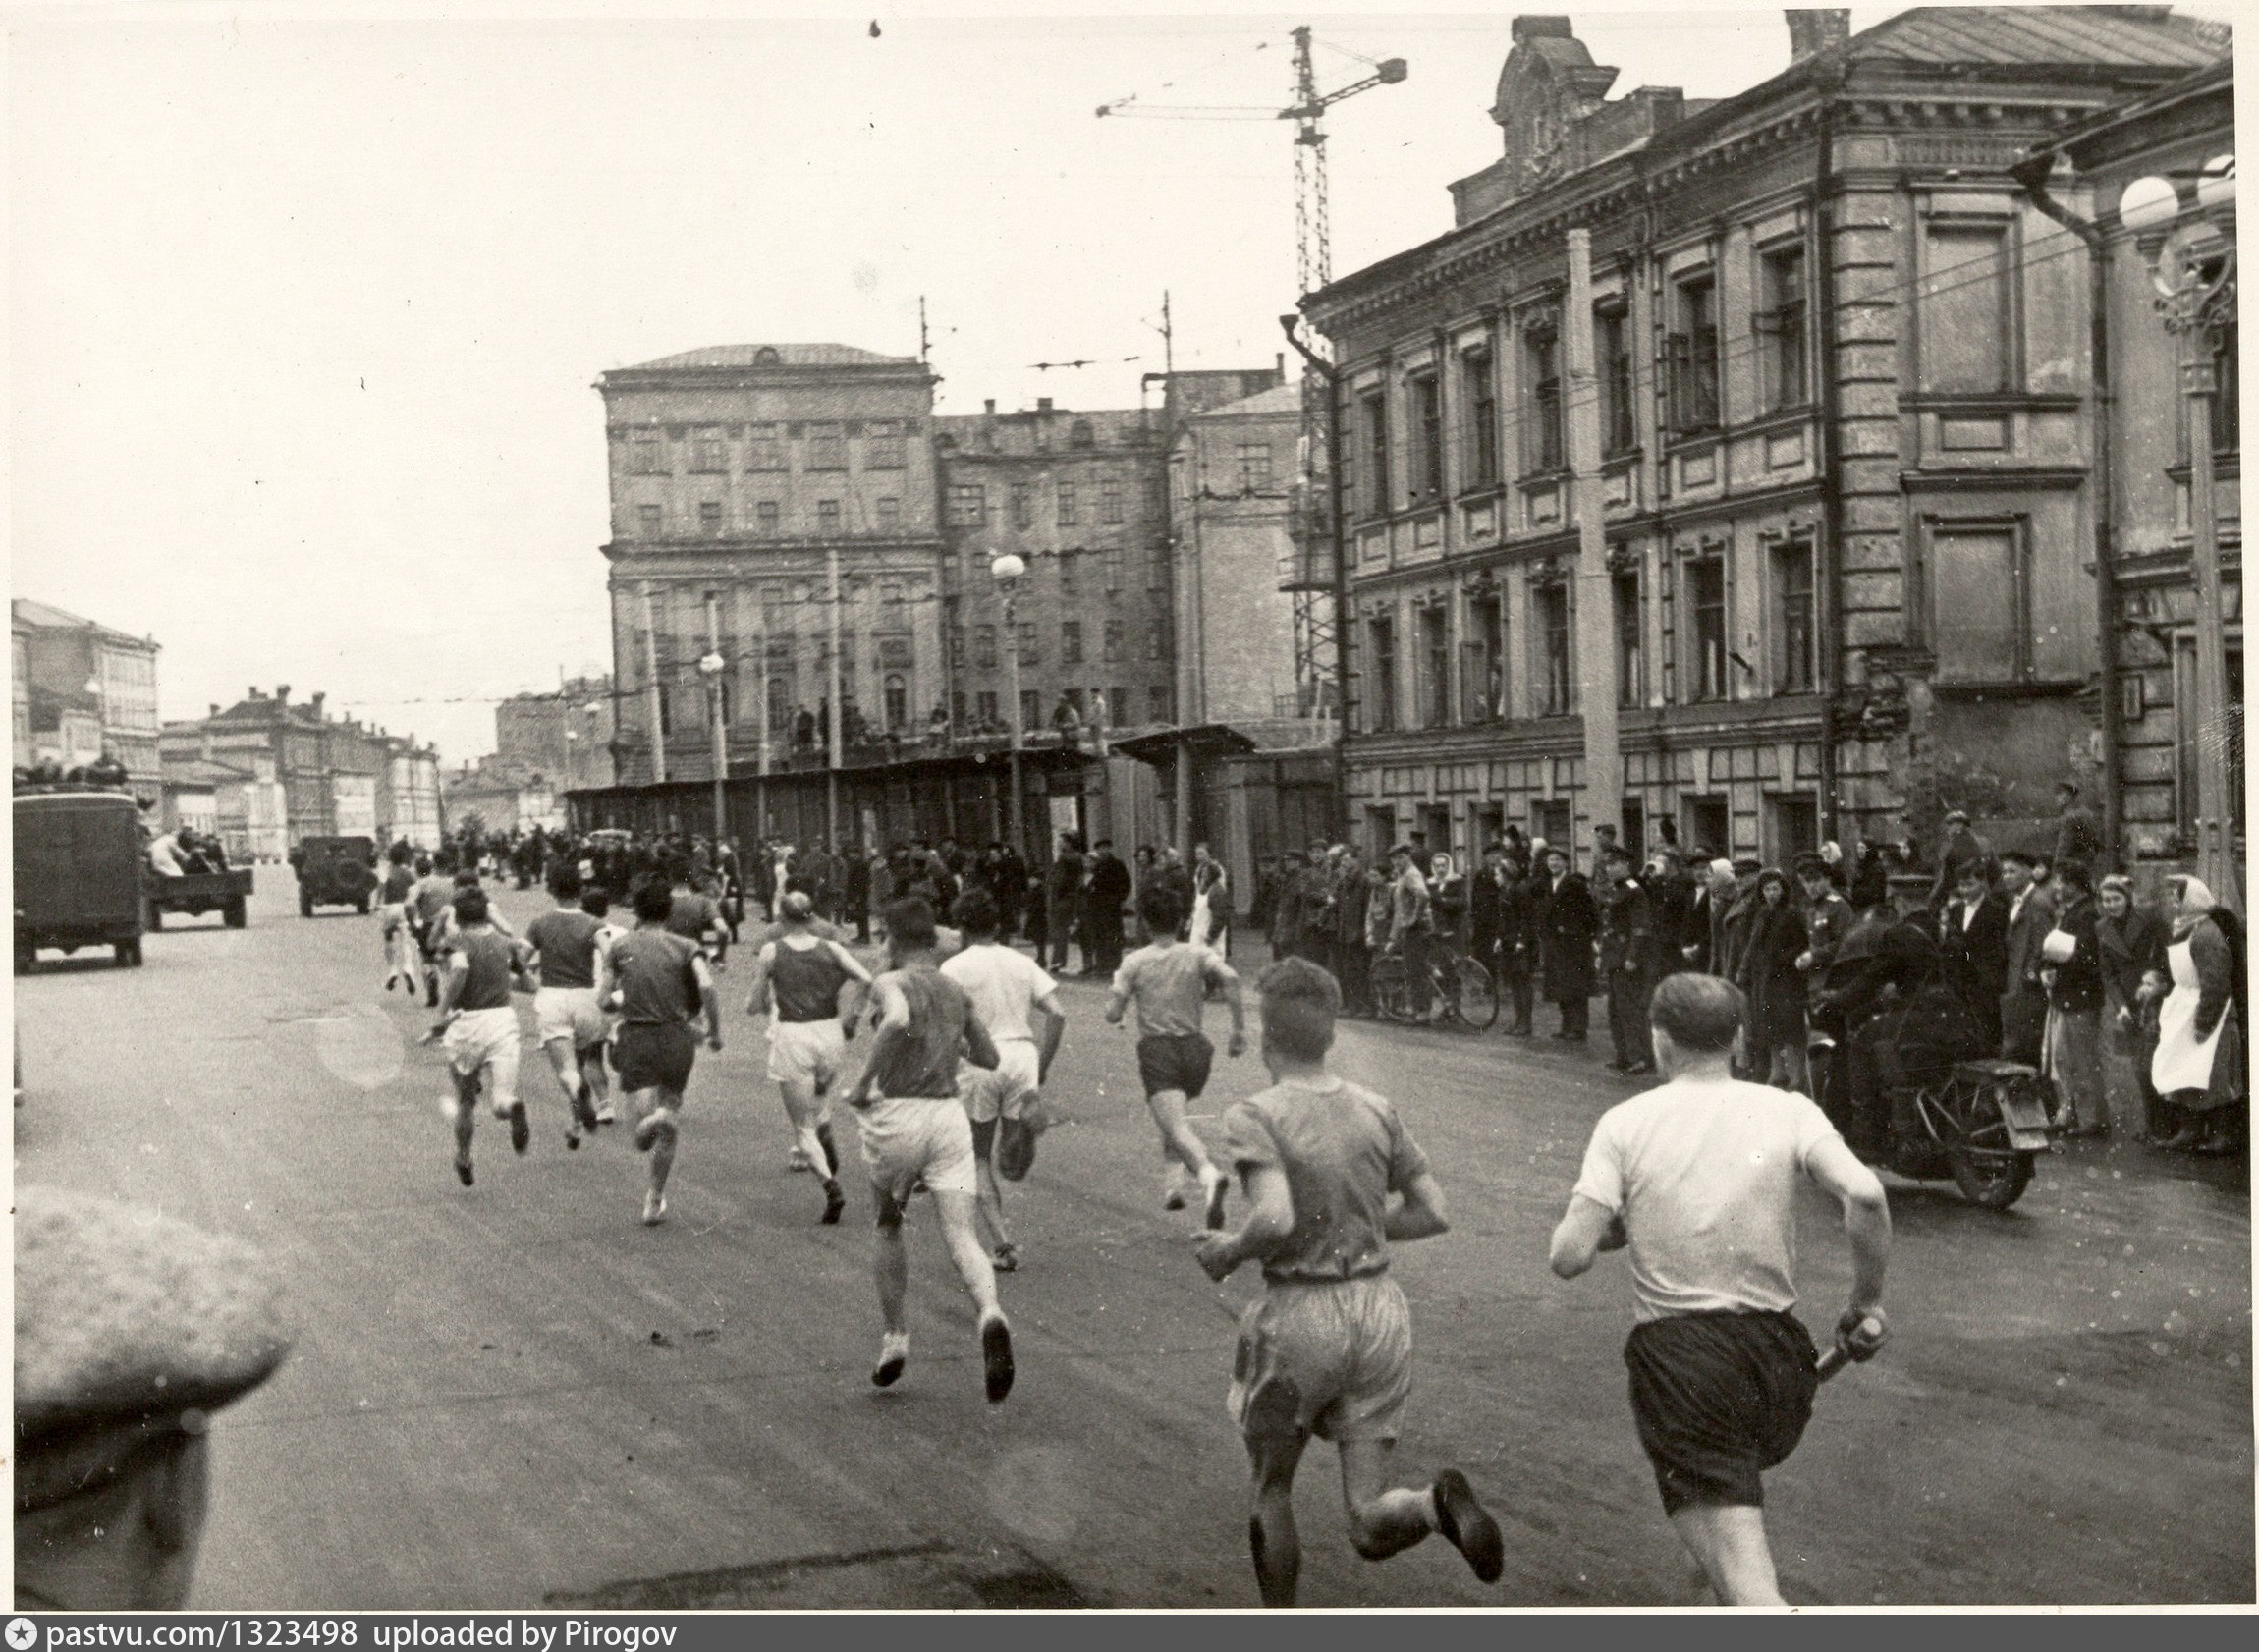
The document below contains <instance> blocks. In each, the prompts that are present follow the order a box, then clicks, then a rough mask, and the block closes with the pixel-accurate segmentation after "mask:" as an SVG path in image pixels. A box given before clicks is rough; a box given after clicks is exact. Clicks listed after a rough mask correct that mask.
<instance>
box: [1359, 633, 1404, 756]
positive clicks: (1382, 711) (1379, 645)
mask: <svg viewBox="0 0 2259 1652" xmlns="http://www.w3.org/2000/svg"><path fill="white" fill-rule="evenodd" d="M1366 635H1367V638H1368V644H1367V645H1368V647H1369V648H1370V650H1371V658H1372V667H1373V668H1372V671H1371V673H1370V680H1371V683H1372V686H1373V692H1372V699H1371V701H1370V703H1369V704H1368V705H1367V706H1366V709H1365V715H1366V717H1367V718H1368V719H1369V720H1370V727H1371V730H1372V732H1373V733H1374V734H1376V735H1385V734H1388V733H1390V732H1392V731H1393V730H1394V729H1395V728H1396V726H1397V626H1396V621H1395V619H1394V618H1392V617H1391V616H1389V615H1385V614H1384V615H1382V616H1380V617H1379V618H1377V619H1375V620H1374V621H1373V622H1372V624H1371V625H1370V626H1369V627H1368V628H1367V630H1366Z"/></svg>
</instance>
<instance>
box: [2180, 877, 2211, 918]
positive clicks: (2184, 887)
mask: <svg viewBox="0 0 2259 1652" xmlns="http://www.w3.org/2000/svg"><path fill="white" fill-rule="evenodd" d="M2173 881H2174V883H2176V884H2177V885H2178V886H2179V890H2180V904H2179V906H2178V907H2177V908H2176V909H2175V911H2174V914H2173V915H2174V918H2175V920H2176V922H2183V923H2184V922H2187V921H2189V920H2191V919H2194V918H2200V917H2210V916H2211V915H2212V909H2213V908H2215V907H2217V906H2218V905H2219V904H2220V903H2219V902H2217V901H2215V900H2214V899H2213V898H2212V890H2211V888H2210V887H2209V886H2208V885H2207V884H2206V883H2205V881H2204V880H2203V879H2202V878H2200V877H2197V876H2195V875H2194V874H2192V873H2184V874H2182V875H2181V876H2178V877H2176V878H2175V879H2174V880H2173Z"/></svg>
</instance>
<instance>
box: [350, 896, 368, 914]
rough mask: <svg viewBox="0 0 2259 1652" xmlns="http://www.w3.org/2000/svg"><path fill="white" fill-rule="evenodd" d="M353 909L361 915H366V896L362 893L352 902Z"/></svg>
mask: <svg viewBox="0 0 2259 1652" xmlns="http://www.w3.org/2000/svg"><path fill="white" fill-rule="evenodd" d="M353 909H354V910H355V911H357V912H358V913H360V915H361V916H362V917H366V916H368V897H367V896H365V895H363V896H362V897H361V898H360V899H359V900H358V901H356V902H355V903H354V904H353Z"/></svg>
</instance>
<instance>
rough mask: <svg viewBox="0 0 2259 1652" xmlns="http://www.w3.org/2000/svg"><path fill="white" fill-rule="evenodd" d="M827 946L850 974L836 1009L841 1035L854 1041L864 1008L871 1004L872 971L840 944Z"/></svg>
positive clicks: (833, 942) (842, 988)
mask: <svg viewBox="0 0 2259 1652" xmlns="http://www.w3.org/2000/svg"><path fill="white" fill-rule="evenodd" d="M825 944H826V945H827V946H829V947H830V948H831V950H832V956H833V957H834V958H836V959H838V960H839V962H840V967H841V968H843V969H845V970H846V971H847V972H848V978H847V979H846V980H844V981H842V982H841V983H840V995H839V1000H838V1002H837V1004H836V1005H835V1006H834V1007H835V1008H836V1009H837V1010H838V1011H839V1018H840V1032H841V1034H842V1035H843V1036H844V1037H846V1038H848V1039H849V1040H851V1041H852V1040H853V1039H854V1028H855V1022H856V1021H858V1020H860V1019H862V1012H863V1006H864V1005H866V1004H868V1003H869V1002H870V971H869V970H868V969H865V968H864V967H863V966H862V964H861V961H859V960H858V959H857V958H856V957H855V955H854V953H852V952H849V951H848V950H847V948H846V947H844V946H842V945H841V944H840V943H839V942H837V941H830V942H826V943H825Z"/></svg>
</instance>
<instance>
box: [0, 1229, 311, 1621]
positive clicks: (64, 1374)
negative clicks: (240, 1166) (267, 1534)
mask: <svg viewBox="0 0 2259 1652" xmlns="http://www.w3.org/2000/svg"><path fill="white" fill-rule="evenodd" d="M290 1342H291V1339H290V1336H289V1333H288V1332H287V1331H286V1330H285V1329H284V1326H283V1320H282V1313H281V1307H280V1302H279V1293H278V1291H277V1288H276V1284H275V1281H274V1277H273V1275H272V1274H271V1273H270V1272H269V1271H268V1270H267V1269H266V1267H265V1266H264V1264H263V1263H262V1262H261V1261H260V1259H259V1258H258V1257H257V1256H256V1255H255V1254H254V1253H253V1252H252V1251H251V1250H250V1249H249V1248H248V1246H246V1245H243V1244H240V1243H238V1242H236V1241H234V1240H229V1239H215V1238H213V1237H212V1236H210V1235H208V1234H204V1233H200V1232H198V1231H197V1230H195V1229H193V1228H191V1227H189V1226H187V1225H186V1224H184V1223H180V1222H175V1221H172V1220H170V1219H168V1218H166V1217H162V1216H159V1215H157V1214H156V1213H155V1212H153V1211H143V1210H134V1209H129V1208H127V1207H126V1206H123V1205H115V1204H110V1203H107V1202H105V1201H102V1200H99V1199H92V1198H87V1197H84V1196H83V1195H81V1194H76V1193H67V1192H64V1191H62V1190H61V1189H59V1188H53V1187H38V1186H27V1187H23V1188H20V1189H19V1190H18V1192H17V1195H16V1608H17V1610H18V1611H20V1612H26V1611H47V1612H60V1611H77V1612H123V1611H173V1610H178V1609H179V1608H180V1607H181V1606H182V1605H183V1604H184V1603H185V1602H186V1601H187V1599H188V1593H189V1583H190V1579H191V1576H192V1573H193V1569H194V1567H195V1558H196V1540H197V1538H198V1537H199V1536H200V1535H201V1533H202V1530H203V1522H204V1504H205V1499H206V1496H207V1492H208V1489H209V1476H210V1456H209V1448H208V1447H207V1445H206V1439H205V1431H206V1428H207V1426H208V1420H209V1416H210V1413H211V1412H213V1411H216V1410H218V1409H220V1408H221V1407H222V1406H224V1405H227V1404H232V1403H233V1402H234V1401H236V1400H239V1399H241V1398H242V1397H243V1396H244V1395H246V1394H248V1393H249V1392H250V1391H251V1390H252V1389H254V1388H256V1387H257V1386H258V1385H259V1384H260V1383H262V1382H264V1381H266V1379H267V1377H268V1376H269V1375H271V1374H272V1373H273V1371H274V1369H275V1367H276V1366H277V1365H280V1364H281V1363H282V1360H283V1356H284V1354H286V1353H287V1352H289V1350H290Z"/></svg>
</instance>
